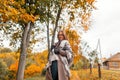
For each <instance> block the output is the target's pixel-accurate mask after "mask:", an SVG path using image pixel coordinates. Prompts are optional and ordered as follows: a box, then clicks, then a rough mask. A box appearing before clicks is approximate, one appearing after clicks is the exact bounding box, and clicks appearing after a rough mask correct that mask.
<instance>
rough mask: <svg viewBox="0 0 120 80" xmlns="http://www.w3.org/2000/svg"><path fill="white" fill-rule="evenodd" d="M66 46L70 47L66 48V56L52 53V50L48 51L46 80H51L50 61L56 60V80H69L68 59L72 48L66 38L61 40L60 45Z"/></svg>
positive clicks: (70, 57)
mask: <svg viewBox="0 0 120 80" xmlns="http://www.w3.org/2000/svg"><path fill="white" fill-rule="evenodd" d="M64 46H68V47H69V48H70V49H69V50H66V54H67V57H65V56H61V55H60V54H59V55H56V54H54V51H52V52H51V53H50V57H49V61H48V63H47V65H46V80H52V76H51V71H50V66H51V63H52V61H54V60H57V62H58V80H69V77H70V70H69V67H70V65H71V62H70V63H69V62H68V59H72V50H71V47H70V45H69V43H68V41H67V40H63V41H62V42H61V44H60V47H61V48H62V47H64Z"/></svg>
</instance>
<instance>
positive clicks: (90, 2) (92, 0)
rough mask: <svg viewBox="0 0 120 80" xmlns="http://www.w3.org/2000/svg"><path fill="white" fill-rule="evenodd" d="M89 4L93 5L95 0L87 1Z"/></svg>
mask: <svg viewBox="0 0 120 80" xmlns="http://www.w3.org/2000/svg"><path fill="white" fill-rule="evenodd" d="M86 1H87V2H88V3H89V4H92V3H93V2H95V0H86Z"/></svg>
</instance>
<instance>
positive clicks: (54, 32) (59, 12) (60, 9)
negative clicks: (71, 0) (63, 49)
mask: <svg viewBox="0 0 120 80" xmlns="http://www.w3.org/2000/svg"><path fill="white" fill-rule="evenodd" d="M61 11H62V6H61V7H60V8H59V10H58V13H57V16H56V22H55V28H54V31H53V36H52V42H51V45H53V44H54V40H55V34H56V30H57V27H58V21H59V18H60V14H61Z"/></svg>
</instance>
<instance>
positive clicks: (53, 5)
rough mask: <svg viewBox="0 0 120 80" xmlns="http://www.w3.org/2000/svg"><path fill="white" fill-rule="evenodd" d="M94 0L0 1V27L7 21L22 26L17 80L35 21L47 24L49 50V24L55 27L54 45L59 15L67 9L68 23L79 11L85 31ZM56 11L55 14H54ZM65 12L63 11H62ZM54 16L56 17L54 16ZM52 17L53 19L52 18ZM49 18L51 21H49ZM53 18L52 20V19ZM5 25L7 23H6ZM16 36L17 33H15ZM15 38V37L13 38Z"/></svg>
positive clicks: (19, 78) (20, 73) (21, 77)
mask: <svg viewBox="0 0 120 80" xmlns="http://www.w3.org/2000/svg"><path fill="white" fill-rule="evenodd" d="M93 3H94V0H87V1H86V0H76V1H75V0H9V1H7V0H4V1H3V0H0V20H1V21H2V22H1V24H2V26H5V25H3V24H4V23H6V22H8V21H12V23H13V22H14V23H18V24H20V25H21V26H22V28H21V30H22V32H21V33H22V34H21V52H20V53H21V54H20V59H19V68H18V72H17V80H23V77H24V68H25V60H26V54H27V49H28V46H29V41H30V33H31V30H32V28H33V27H32V26H34V22H35V21H36V20H38V19H39V20H40V22H46V23H47V30H48V31H47V32H48V33H47V35H48V50H50V43H49V24H50V22H51V23H53V24H54V25H55V27H54V28H53V35H52V42H51V44H54V39H55V34H56V30H57V28H58V22H59V21H60V19H61V21H62V18H61V13H62V11H63V10H65V9H67V10H68V11H67V13H68V14H69V15H70V21H73V20H74V16H75V15H76V13H77V12H76V13H74V11H75V10H77V9H79V10H80V14H79V15H80V16H79V17H81V19H82V20H81V21H82V22H81V24H82V26H83V27H84V29H86V30H87V27H88V23H87V21H88V19H89V16H90V14H89V13H91V10H92V9H93V7H94V6H93ZM71 6H72V7H71ZM56 11H57V13H56ZM64 12H65V11H64ZM54 15H56V16H54ZM52 16H53V17H52ZM50 18H51V20H50ZM52 18H53V19H52ZM65 23H66V22H65ZM6 24H7V23H6ZM16 35H17V33H16ZM13 37H15V36H13Z"/></svg>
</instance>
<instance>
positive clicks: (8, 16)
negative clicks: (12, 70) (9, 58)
mask: <svg viewBox="0 0 120 80" xmlns="http://www.w3.org/2000/svg"><path fill="white" fill-rule="evenodd" d="M0 4H1V6H0V8H1V9H0V14H1V15H0V17H1V20H2V22H3V23H4V22H7V21H10V20H12V21H13V22H16V23H19V24H20V25H21V26H22V31H23V33H22V40H21V52H20V53H21V54H20V58H19V68H18V72H17V80H23V77H24V69H25V60H26V54H27V47H28V45H29V39H30V33H31V30H32V26H33V23H34V21H35V20H36V17H35V16H36V15H37V14H35V12H33V10H31V11H30V10H28V8H30V9H32V8H33V7H34V6H32V5H33V2H32V1H31V2H28V0H26V1H24V0H9V1H7V0H4V1H3V0H0ZM31 7H32V8H31Z"/></svg>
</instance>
